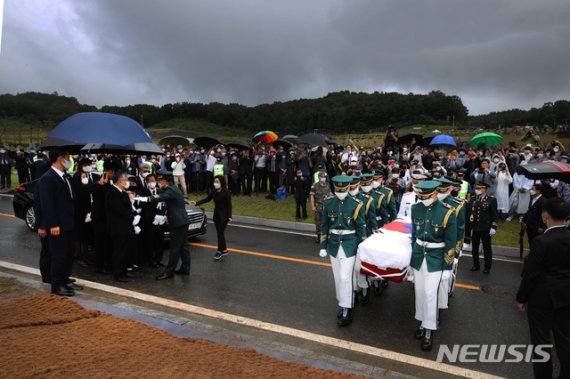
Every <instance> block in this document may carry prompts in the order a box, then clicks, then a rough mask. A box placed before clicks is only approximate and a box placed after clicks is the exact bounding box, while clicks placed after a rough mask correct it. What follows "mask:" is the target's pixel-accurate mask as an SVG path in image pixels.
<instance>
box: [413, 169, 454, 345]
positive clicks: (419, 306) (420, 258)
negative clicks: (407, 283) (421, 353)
mask: <svg viewBox="0 0 570 379" xmlns="http://www.w3.org/2000/svg"><path fill="white" fill-rule="evenodd" d="M438 186H439V182H436V181H433V180H430V181H426V182H423V183H419V184H417V185H416V191H417V193H418V199H419V202H418V203H416V204H414V205H412V260H411V263H410V266H411V267H412V269H413V272H414V282H415V285H414V290H415V297H416V315H415V318H416V320H418V321H420V322H421V324H420V326H419V328H418V329H417V330H416V332H415V338H416V339H421V340H422V343H421V347H422V349H423V350H431V348H432V346H433V334H434V332H435V330H436V329H437V318H438V289H439V285H440V282H441V279H442V276H443V272H444V271H445V270H451V268H452V266H453V259H454V258H455V246H456V244H457V226H456V216H455V209H454V208H453V207H451V206H450V205H447V204H445V203H443V202H441V201H439V200H438V199H437V192H436V188H437V187H438Z"/></svg>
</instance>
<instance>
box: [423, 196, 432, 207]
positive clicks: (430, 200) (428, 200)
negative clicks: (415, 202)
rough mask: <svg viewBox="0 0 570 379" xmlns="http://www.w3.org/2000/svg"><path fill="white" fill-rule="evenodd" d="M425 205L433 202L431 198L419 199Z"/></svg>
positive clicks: (427, 205)
mask: <svg viewBox="0 0 570 379" xmlns="http://www.w3.org/2000/svg"><path fill="white" fill-rule="evenodd" d="M420 201H421V202H422V203H423V204H424V205H425V206H426V207H429V206H430V205H432V204H433V199H431V198H430V199H425V200H420Z"/></svg>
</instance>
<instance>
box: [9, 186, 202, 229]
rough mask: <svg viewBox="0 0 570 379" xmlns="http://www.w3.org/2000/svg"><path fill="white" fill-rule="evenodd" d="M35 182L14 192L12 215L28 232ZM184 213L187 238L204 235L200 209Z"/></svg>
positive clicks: (33, 217)
mask: <svg viewBox="0 0 570 379" xmlns="http://www.w3.org/2000/svg"><path fill="white" fill-rule="evenodd" d="M37 182H38V181H37V180H34V181H31V182H28V183H24V184H22V185H21V186H20V187H18V188H16V189H15V190H14V199H13V201H12V206H13V207H14V214H15V215H16V217H18V218H21V219H22V220H24V221H25V222H26V225H27V226H28V228H30V230H36V215H35V214H34V190H35V188H36V184H37ZM186 213H187V214H188V221H189V222H190V224H189V225H188V238H192V237H196V236H199V235H202V234H206V226H207V224H208V219H207V217H206V213H205V212H204V210H203V209H202V208H199V207H196V206H191V205H186ZM164 238H165V239H167V240H168V239H170V233H169V232H168V228H165V232H164Z"/></svg>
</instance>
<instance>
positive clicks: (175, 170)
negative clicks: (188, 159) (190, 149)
mask: <svg viewBox="0 0 570 379" xmlns="http://www.w3.org/2000/svg"><path fill="white" fill-rule="evenodd" d="M171 167H172V176H173V178H174V185H175V186H180V187H181V188H180V189H181V190H182V193H183V194H184V196H185V197H186V196H188V192H187V191H186V179H185V178H184V169H185V168H186V165H185V164H184V161H183V160H182V157H181V156H180V154H178V153H176V156H175V160H174V162H172V165H171Z"/></svg>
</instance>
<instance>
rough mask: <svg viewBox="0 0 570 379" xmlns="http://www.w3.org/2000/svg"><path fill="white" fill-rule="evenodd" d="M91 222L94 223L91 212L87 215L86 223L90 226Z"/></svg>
mask: <svg viewBox="0 0 570 379" xmlns="http://www.w3.org/2000/svg"><path fill="white" fill-rule="evenodd" d="M91 221H93V220H92V219H91V212H89V213H87V214H86V215H85V223H86V224H88V223H90V222H91Z"/></svg>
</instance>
